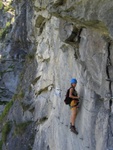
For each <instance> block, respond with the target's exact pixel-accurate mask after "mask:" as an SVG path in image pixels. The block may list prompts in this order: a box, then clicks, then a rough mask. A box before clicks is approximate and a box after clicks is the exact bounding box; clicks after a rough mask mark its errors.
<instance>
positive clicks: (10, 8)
mask: <svg viewBox="0 0 113 150" xmlns="http://www.w3.org/2000/svg"><path fill="white" fill-rule="evenodd" d="M13 10H14V8H13V7H12V0H11V1H10V2H9V4H8V5H5V6H4V11H5V12H7V11H13Z"/></svg>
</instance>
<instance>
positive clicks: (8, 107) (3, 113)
mask: <svg viewBox="0 0 113 150" xmlns="http://www.w3.org/2000/svg"><path fill="white" fill-rule="evenodd" d="M12 105H13V100H11V101H10V102H9V103H7V104H6V106H5V109H4V111H3V112H2V114H1V115H0V122H2V121H3V119H4V118H5V117H6V116H7V114H8V112H9V110H10V108H11V107H12Z"/></svg>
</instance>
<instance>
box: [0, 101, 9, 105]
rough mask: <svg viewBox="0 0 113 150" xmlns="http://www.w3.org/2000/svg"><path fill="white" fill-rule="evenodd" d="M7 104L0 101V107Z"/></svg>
mask: <svg viewBox="0 0 113 150" xmlns="http://www.w3.org/2000/svg"><path fill="white" fill-rule="evenodd" d="M7 103H8V102H7V101H0V105H6V104H7Z"/></svg>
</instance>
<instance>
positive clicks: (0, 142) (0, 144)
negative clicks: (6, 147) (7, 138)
mask: <svg viewBox="0 0 113 150" xmlns="http://www.w3.org/2000/svg"><path fill="white" fill-rule="evenodd" d="M2 145H3V142H2V140H1V141H0V150H2Z"/></svg>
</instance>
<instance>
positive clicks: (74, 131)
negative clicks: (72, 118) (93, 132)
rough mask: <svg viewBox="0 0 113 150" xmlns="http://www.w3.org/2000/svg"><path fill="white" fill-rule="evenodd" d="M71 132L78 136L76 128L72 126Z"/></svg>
mask: <svg viewBox="0 0 113 150" xmlns="http://www.w3.org/2000/svg"><path fill="white" fill-rule="evenodd" d="M70 130H71V132H73V133H75V134H76V135H77V134H78V132H77V130H76V128H75V126H70Z"/></svg>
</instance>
